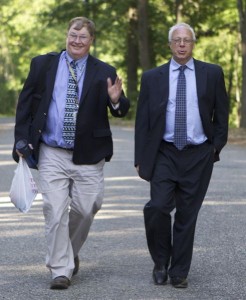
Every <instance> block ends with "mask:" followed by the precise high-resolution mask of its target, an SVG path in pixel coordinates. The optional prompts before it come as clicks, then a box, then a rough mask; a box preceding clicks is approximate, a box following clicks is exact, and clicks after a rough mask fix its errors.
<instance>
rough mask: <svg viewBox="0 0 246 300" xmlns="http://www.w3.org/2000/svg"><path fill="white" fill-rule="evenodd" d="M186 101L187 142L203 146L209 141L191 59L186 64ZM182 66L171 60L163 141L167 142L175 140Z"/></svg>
mask: <svg viewBox="0 0 246 300" xmlns="http://www.w3.org/2000/svg"><path fill="white" fill-rule="evenodd" d="M186 66H187V68H186V69H185V78H186V100H187V141H188V144H194V145H197V144H201V143H203V142H205V141H206V140H207V137H206V135H205V133H204V130H203V126H202V121H201V117H200V113H199V108H198V98H197V89H196V74H195V66H194V60H193V58H191V59H190V60H189V61H188V62H187V63H186ZM179 67H180V65H179V64H178V63H177V62H175V60H174V59H171V62H170V70H169V98H168V103H167V111H166V131H165V133H164V136H163V139H164V140H165V141H167V142H173V140H174V122H175V107H176V90H177V82H178V75H179V70H178V68H179Z"/></svg>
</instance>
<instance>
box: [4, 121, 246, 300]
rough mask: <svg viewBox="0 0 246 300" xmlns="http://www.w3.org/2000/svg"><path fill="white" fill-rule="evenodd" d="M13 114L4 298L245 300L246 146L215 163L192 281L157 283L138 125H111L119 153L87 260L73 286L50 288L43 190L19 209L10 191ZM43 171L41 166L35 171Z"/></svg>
mask: <svg viewBox="0 0 246 300" xmlns="http://www.w3.org/2000/svg"><path fill="white" fill-rule="evenodd" d="M13 128H14V120H13V118H0V299H7V300H14V299H16V300H17V299H18V300H29V299H30V300H33V299H38V300H46V299H47V300H48V299H51V300H53V299H54V300H55V299H59V300H67V299H74V300H80V299H85V300H94V299H103V300H104V299H105V300H106V299H115V300H116V299H117V300H121V299H122V300H123V299H124V300H125V299H126V300H130V299H133V300H137V299H138V300H140V299H143V300H144V299H146V300H147V299H151V300H157V299H164V300H183V299H184V300H192V299H194V300H197V299H199V300H211V299H212V300H245V299H246V284H245V279H246V234H245V232H246V230H245V229H246V217H245V216H246V146H245V144H243V143H235V144H230V143H229V144H228V145H227V146H226V147H225V148H224V150H223V152H222V154H221V161H220V162H219V163H216V164H215V168H214V172H213V176H212V180H211V183H210V187H209V190H208V193H207V196H206V198H205V201H204V204H203V206H202V208H201V211H200V214H199V218H198V223H197V229H196V236H195V244H194V255H193V260H192V265H191V270H190V274H189V277H188V280H189V286H188V288H187V289H175V288H173V287H172V286H171V285H170V284H169V283H168V284H167V285H166V286H155V285H154V284H153V282H152V278H151V273H152V269H153V263H152V261H151V259H150V256H149V253H148V251H147V245H146V239H145V232H144V223H143V213H142V210H143V206H144V204H145V203H146V202H147V201H148V200H149V185H148V183H146V182H144V181H143V180H141V179H139V178H138V176H137V174H136V171H135V169H134V167H133V147H134V144H133V138H134V130H133V128H132V127H126V126H123V125H122V126H120V125H117V126H113V127H112V131H113V139H114V156H113V159H112V160H111V162H110V163H107V164H106V166H105V197H104V204H103V207H102V209H101V211H100V212H99V213H98V214H97V216H96V218H95V220H94V222H93V224H92V228H91V231H90V234H89V237H88V239H87V241H86V243H85V245H84V247H83V248H82V249H81V251H80V255H79V257H80V261H81V267H80V270H79V273H78V275H76V276H74V278H73V280H72V285H71V286H70V287H69V289H68V290H61V291H59V290H50V289H49V284H50V274H49V271H48V270H47V269H46V267H45V253H46V242H45V238H44V218H43V214H42V198H41V196H40V195H38V196H37V198H36V199H35V201H34V203H33V206H32V208H31V210H30V211H29V212H28V213H26V214H24V213H21V212H19V211H18V210H17V209H16V208H15V207H14V206H13V204H12V203H11V202H10V199H9V197H8V193H9V188H10V185H11V181H12V178H13V174H14V170H15V168H16V163H15V162H14V161H13V160H12V157H11V150H12V145H13ZM33 175H34V177H35V178H37V172H36V171H33Z"/></svg>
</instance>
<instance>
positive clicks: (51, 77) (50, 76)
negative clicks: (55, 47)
mask: <svg viewBox="0 0 246 300" xmlns="http://www.w3.org/2000/svg"><path fill="white" fill-rule="evenodd" d="M60 56H61V53H60V54H59V55H56V56H55V57H54V61H53V62H52V63H51V64H50V67H49V69H48V70H47V72H46V82H45V86H46V91H45V93H46V97H45V99H47V100H48V101H50V100H51V98H52V93H53V90H54V85H55V79H56V72H57V68H58V64H59V59H60Z"/></svg>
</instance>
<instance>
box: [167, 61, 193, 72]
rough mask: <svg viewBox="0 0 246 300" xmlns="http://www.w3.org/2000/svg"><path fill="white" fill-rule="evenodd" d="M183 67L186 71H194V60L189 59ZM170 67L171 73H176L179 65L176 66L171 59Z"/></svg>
mask: <svg viewBox="0 0 246 300" xmlns="http://www.w3.org/2000/svg"><path fill="white" fill-rule="evenodd" d="M185 65H186V66H187V68H188V69H190V70H194V59H193V58H191V59H190V60H189V61H188V62H187V63H186V64H185ZM170 66H171V70H172V71H176V70H178V68H179V67H180V66H181V65H180V64H178V63H177V62H176V61H175V60H174V59H173V58H171V63H170Z"/></svg>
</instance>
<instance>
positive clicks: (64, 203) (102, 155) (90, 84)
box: [13, 17, 130, 289]
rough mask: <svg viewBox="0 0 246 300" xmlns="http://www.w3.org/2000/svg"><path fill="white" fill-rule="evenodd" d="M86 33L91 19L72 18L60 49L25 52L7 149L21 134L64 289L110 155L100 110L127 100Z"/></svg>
mask: <svg viewBox="0 0 246 300" xmlns="http://www.w3.org/2000/svg"><path fill="white" fill-rule="evenodd" d="M94 37H95V25H94V23H93V22H92V21H91V20H89V19H87V18H85V17H77V18H74V19H72V20H71V21H70V22H69V25H68V31H67V38H66V50H64V51H62V52H61V53H59V54H57V53H49V54H47V55H41V56H38V57H35V58H33V59H32V61H31V67H30V72H29V75H28V77H27V79H26V81H25V84H24V87H23V89H22V91H21V93H20V96H19V101H18V105H17V111H16V125H15V146H14V151H13V157H14V159H15V160H16V161H18V159H19V156H23V154H24V153H23V151H22V149H19V148H18V149H16V144H17V143H18V142H19V141H24V142H26V143H27V144H28V145H29V148H30V149H32V156H33V159H34V160H35V161H36V164H37V168H38V170H39V180H38V186H39V189H40V191H41V193H42V196H43V201H44V204H43V212H44V217H45V233H46V239H47V246H48V252H47V256H46V265H47V267H48V268H49V270H50V271H51V277H52V281H51V285H50V288H51V289H67V288H68V286H69V285H70V280H71V277H72V276H73V275H75V274H76V273H77V272H78V268H79V258H78V253H79V250H80V249H81V247H82V245H83V243H84V242H85V240H86V238H87V235H88V232H89V229H90V226H91V224H92V221H93V218H94V216H95V214H96V213H97V212H98V210H99V209H100V208H101V205H102V200H103V192H104V178H103V166H104V163H105V161H110V159H111V157H112V155H113V142H112V133H111V130H110V124H109V119H108V111H110V112H111V114H112V115H113V116H114V117H119V118H121V117H124V116H125V115H126V114H127V112H128V109H129V105H130V104H129V100H128V99H127V98H126V97H125V95H124V92H123V90H122V81H121V79H119V78H118V76H117V74H116V70H115V68H114V67H112V66H110V65H108V64H106V63H104V62H102V61H100V60H98V59H97V58H95V57H93V56H91V55H90V54H89V51H90V47H91V45H92V43H93V40H94ZM65 119H66V121H65Z"/></svg>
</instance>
